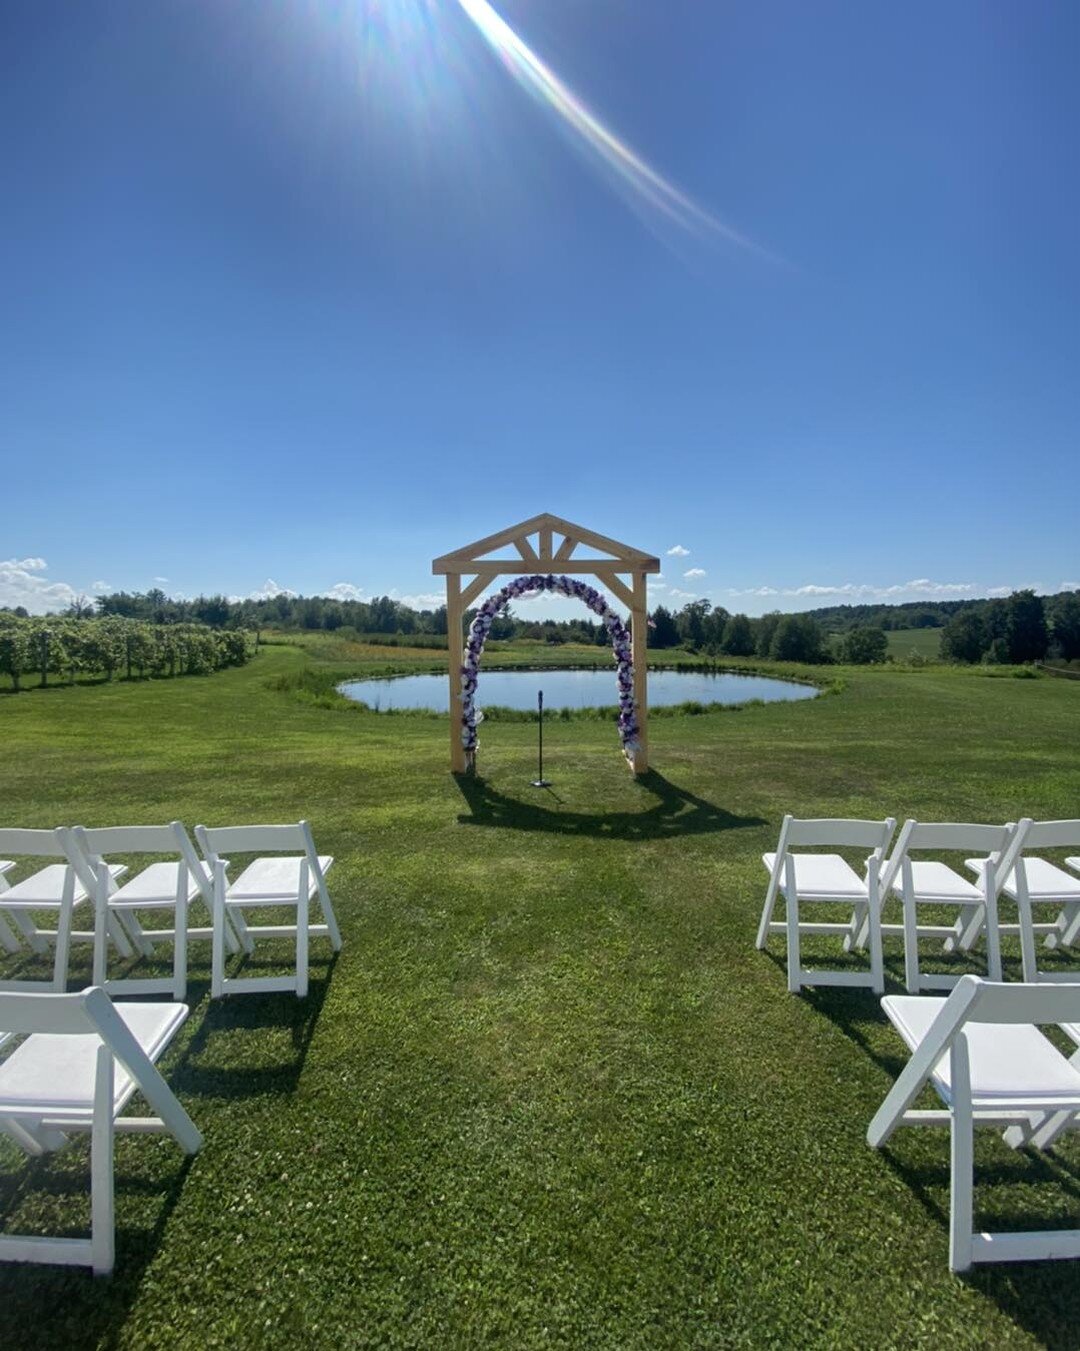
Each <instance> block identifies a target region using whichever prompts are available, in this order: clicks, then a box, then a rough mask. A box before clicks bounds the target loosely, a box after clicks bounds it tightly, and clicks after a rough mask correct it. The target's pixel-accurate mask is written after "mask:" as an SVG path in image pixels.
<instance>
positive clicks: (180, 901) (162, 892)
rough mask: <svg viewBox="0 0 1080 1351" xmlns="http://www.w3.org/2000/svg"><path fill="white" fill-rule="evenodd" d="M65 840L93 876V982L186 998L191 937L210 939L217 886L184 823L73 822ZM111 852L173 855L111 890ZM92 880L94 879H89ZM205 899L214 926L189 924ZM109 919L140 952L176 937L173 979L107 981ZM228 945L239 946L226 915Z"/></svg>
mask: <svg viewBox="0 0 1080 1351" xmlns="http://www.w3.org/2000/svg"><path fill="white" fill-rule="evenodd" d="M61 841H62V843H63V845H64V850H65V853H66V854H67V858H68V861H69V863H70V864H71V866H72V867H73V868H74V869H75V872H76V875H77V876H81V875H84V874H85V872H86V870H87V869H90V870H91V871H92V874H93V882H94V903H95V933H96V935H97V937H96V940H95V943H94V984H95V985H100V986H101V987H102V988H103V989H105V990H107V991H108V992H109V993H110V994H132V995H143V994H171V995H172V997H173V999H183V998H184V996H185V994H186V993H187V945H188V943H189V941H190V940H192V939H207V940H211V939H212V938H213V935H214V929H213V903H214V891H213V883H212V882H211V879H210V873H209V870H208V869H207V867H206V864H205V863H203V861H202V860H201V859H200V858H199V856H198V854H196V852H195V848H194V846H193V845H192V843H191V840H190V839H189V838H188V833H187V831H186V830H185V829H184V827H183V825H182V824H181V823H180V822H179V821H173V822H171V823H170V824H169V825H167V826H109V827H104V828H95V829H91V830H87V829H85V828H84V827H82V826H75V827H73V828H72V829H70V830H62V831H61ZM107 854H172V855H174V857H173V858H171V859H169V860H168V861H165V860H162V861H160V862H157V863H151V864H150V865H149V867H146V868H144V869H143V870H142V871H141V872H140V873H138V874H137V875H136V876H135V877H132V878H130V879H129V880H128V881H126V882H124V884H123V885H122V886H121V887H119V888H113V889H111V890H110V888H109V874H108V867H107V864H106V862H105V857H104V856H105V855H107ZM87 880H88V881H89V880H90V879H89V878H88V879H87ZM200 897H201V898H202V900H203V901H204V902H205V905H206V911H207V915H208V917H209V918H210V921H211V922H210V924H209V925H208V926H206V927H203V928H192V927H191V926H190V925H189V924H188V913H189V910H190V907H191V906H192V904H193V903H194V902H195V901H196V900H198V899H199V898H200ZM167 910H171V911H172V912H173V923H172V927H171V928H150V929H147V928H144V927H143V924H142V922H141V919H140V916H143V917H145V916H146V915H147V914H148V913H149V914H155V913H157V914H160V913H161V912H162V911H167ZM110 919H114V920H115V921H119V923H120V924H122V925H123V927H124V929H125V930H126V931H127V935H128V937H129V938H130V940H131V942H132V944H133V945H134V948H135V950H136V952H137V953H139V954H141V955H142V956H144V957H152V956H153V953H154V948H155V945H156V944H158V943H163V942H168V941H170V940H171V941H172V945H173V970H172V975H171V976H141V977H140V976H124V977H116V978H113V979H111V980H110V979H108V978H107V965H108V961H107V959H108V942H107V937H106V929H107V925H108V923H109V920H110ZM225 944H226V947H227V948H228V949H229V951H230V952H237V951H239V947H240V945H239V943H238V942H237V941H236V938H235V937H234V935H233V931H232V925H231V924H229V923H228V921H227V920H226V924H225Z"/></svg>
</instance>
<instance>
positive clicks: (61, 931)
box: [52, 897, 74, 992]
mask: <svg viewBox="0 0 1080 1351" xmlns="http://www.w3.org/2000/svg"><path fill="white" fill-rule="evenodd" d="M73 908H74V906H73V903H72V901H71V898H70V897H69V898H67V899H66V900H64V901H62V902H61V903H60V913H59V917H58V919H57V925H56V952H55V955H54V957H53V979H52V987H53V989H54V990H56V991H58V992H63V991H64V990H65V989H67V974H68V958H69V956H70V954H71V917H72V910H73Z"/></svg>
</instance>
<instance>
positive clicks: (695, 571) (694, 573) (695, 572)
mask: <svg viewBox="0 0 1080 1351" xmlns="http://www.w3.org/2000/svg"><path fill="white" fill-rule="evenodd" d="M683 576H684V577H705V576H707V574H706V572H705V569H704V568H688V569H687V570H686V572H684V573H683Z"/></svg>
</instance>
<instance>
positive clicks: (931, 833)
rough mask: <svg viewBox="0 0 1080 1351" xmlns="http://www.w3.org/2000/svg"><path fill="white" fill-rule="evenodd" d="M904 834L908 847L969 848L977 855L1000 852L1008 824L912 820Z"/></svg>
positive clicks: (1008, 832) (1009, 830) (1008, 836)
mask: <svg viewBox="0 0 1080 1351" xmlns="http://www.w3.org/2000/svg"><path fill="white" fill-rule="evenodd" d="M905 825H910V826H911V830H910V831H909V832H908V835H907V848H908V849H909V850H911V849H946V850H947V849H971V850H973V851H974V852H975V853H977V854H987V855H989V854H1000V853H1001V851H1002V850H1003V849H1005V848H1006V846H1007V845H1008V843H1009V840H1010V839H1011V838H1012V833H1013V832H1012V828H1011V827H1010V826H1005V825H1001V826H988V825H982V824H976V823H972V822H944V821H912V822H907V823H905Z"/></svg>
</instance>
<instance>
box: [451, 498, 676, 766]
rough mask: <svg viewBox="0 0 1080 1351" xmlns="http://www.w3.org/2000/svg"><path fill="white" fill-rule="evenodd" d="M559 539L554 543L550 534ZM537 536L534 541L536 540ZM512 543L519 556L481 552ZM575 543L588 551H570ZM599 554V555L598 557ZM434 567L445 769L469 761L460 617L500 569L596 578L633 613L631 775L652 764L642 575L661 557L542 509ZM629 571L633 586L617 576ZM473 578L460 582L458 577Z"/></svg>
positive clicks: (656, 568)
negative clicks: (441, 642)
mask: <svg viewBox="0 0 1080 1351" xmlns="http://www.w3.org/2000/svg"><path fill="white" fill-rule="evenodd" d="M556 534H558V535H560V536H561V537H562V538H561V539H560V540H559V541H558V543H556V541H555V536H556ZM534 539H535V542H534ZM507 546H512V547H513V548H514V549H515V550H516V552H517V555H518V556H517V558H491V557H485V555H490V554H491V553H492V552H494V551H497V550H502V549H505V548H506V547H507ZM578 548H587V549H590V550H592V551H593V553H592V554H591V555H590V556H589V557H586V558H581V557H574V554H575V551H576V550H577V549H578ZM597 554H599V555H600V556H599V557H597V556H596V555H597ZM431 570H432V572H433V573H434V574H435V575H436V576H444V577H445V578H446V632H447V648H448V665H449V676H450V768H451V770H452V771H453V772H454V773H455V774H460V773H462V772H463V771H464V770H465V769H466V768H467V766H468V755H467V753H466V750H465V746H464V744H463V742H462V738H461V719H460V717H459V716H457V715H458V713H459V711H460V709H461V707H462V700H461V667H462V662H463V660H464V635H463V632H462V622H463V620H464V616H465V611H466V609H467V608H468V606H469V605H470V604H472V602H473V601H474V600H476V598H477V597H478V596H479V595H480V594H481V592H482V591H484V590H486V588H487V587H488V586H490V584H491V583H492V582H493V581H494V580H495V578H496V577H499V576H502V575H504V574H520V573H522V572H528V573H540V574H546V573H571V574H578V575H581V574H589V575H592V576H595V577H596V578H597V579H598V581H599V582H600V584H601V585H602V586H605V587H606V588H607V589H608V590H609V591H610V592H611V593H612V595H613V596H615V598H616V599H617V600H620V601H621V602H622V603H623V604H624V605H625V606H626V607H627V609H629V611H630V617H631V653H632V657H633V663H634V705H635V714H636V717H637V725H638V749H637V750H636V751H635V752H634V754H633V757H632V758H631V761H630V763H631V768H632V769H633V771H634V773H635V774H644V773H645V771H646V770H647V769H648V767H649V688H648V652H647V646H648V643H647V638H648V633H647V630H648V590H647V583H646V577H647V576H648V575H649V574H650V573H657V572H659V571H660V560H659V559H658V558H655V557H653V556H652V555H651V554H647V553H643V552H642V551H641V550H640V549H632V548H631V547H630V546H629V545H628V544H620V543H619V541H618V540H613V539H608V537H607V536H606V535H598V534H597V533H596V531H594V530H588V529H586V528H585V527H584V526H580V525H574V524H573V522H571V521H565V520H563V519H562V518H561V517H559V516H553V515H551V513H550V512H545V513H543V514H542V515H540V516H533V517H531V518H530V519H529V520H527V521H522V522H520V524H518V525H512V526H509V527H507V529H505V530H500V531H499V532H498V533H497V534H494V535H489V536H488V537H487V538H486V539H481V540H477V541H476V542H475V543H473V544H469V545H466V546H465V548H463V549H457V550H455V551H454V552H453V553H449V554H443V555H442V556H441V557H440V558H436V559H434V560H433V562H432V564H431ZM623 576H629V579H630V585H629V586H627V584H626V583H625V582H624V581H623V580H622V579H621V578H622V577H623ZM466 577H471V578H472V580H471V581H469V582H467V583H466V584H465V585H464V587H463V586H462V580H463V578H466Z"/></svg>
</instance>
